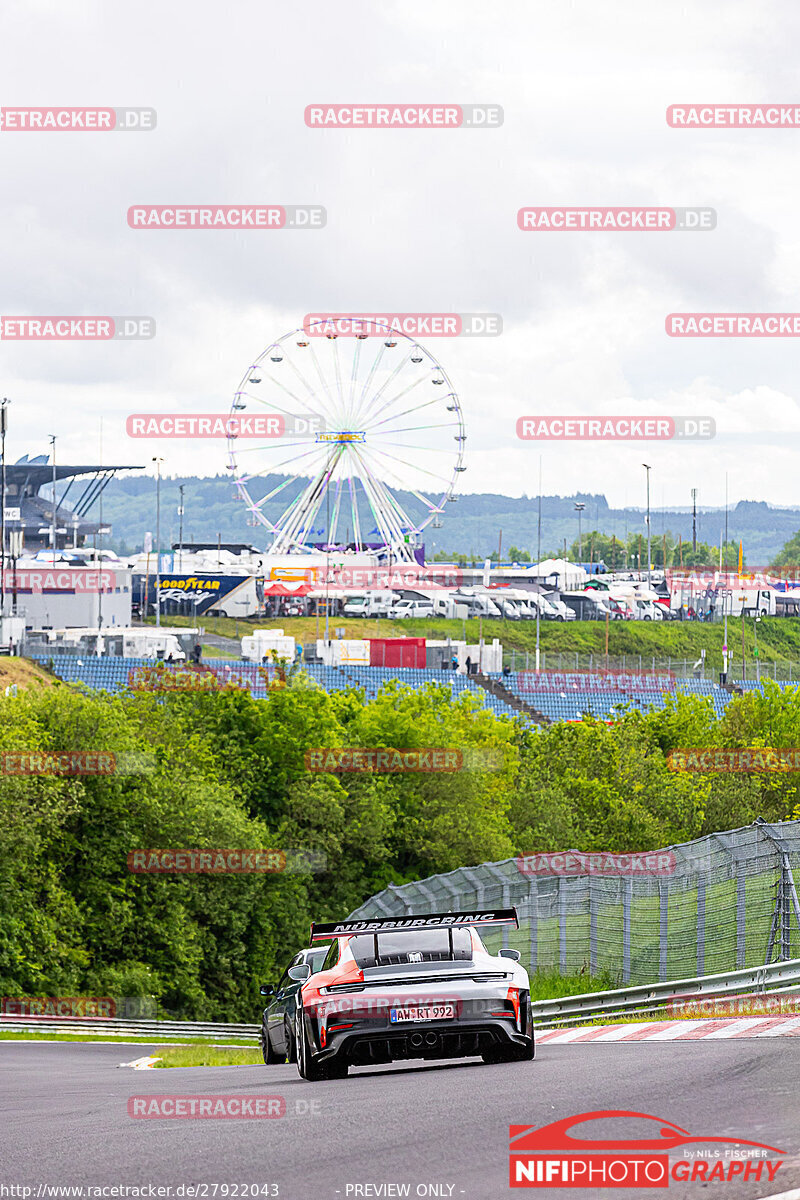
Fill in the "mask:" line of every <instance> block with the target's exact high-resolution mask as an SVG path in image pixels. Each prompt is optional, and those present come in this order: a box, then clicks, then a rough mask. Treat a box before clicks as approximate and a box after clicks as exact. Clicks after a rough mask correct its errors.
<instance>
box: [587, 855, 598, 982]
mask: <svg viewBox="0 0 800 1200" xmlns="http://www.w3.org/2000/svg"><path fill="white" fill-rule="evenodd" d="M587 885H588V888H589V973H590V974H591V975H596V974H597V899H596V897H595V894H594V878H593V877H592V876H591V875H590V876H589V878H588V883H587Z"/></svg>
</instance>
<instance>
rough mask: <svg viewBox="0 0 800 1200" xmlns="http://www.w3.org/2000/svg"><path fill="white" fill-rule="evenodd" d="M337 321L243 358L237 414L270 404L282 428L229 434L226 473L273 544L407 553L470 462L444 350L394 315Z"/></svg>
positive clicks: (293, 550) (299, 549)
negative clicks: (399, 325) (246, 362)
mask: <svg viewBox="0 0 800 1200" xmlns="http://www.w3.org/2000/svg"><path fill="white" fill-rule="evenodd" d="M332 326H333V328H336V326H335V324H334V323H333V322H329V321H318V322H316V321H312V322H309V323H307V324H306V325H304V326H303V327H301V328H300V329H297V330H295V331H294V332H293V333H288V334H286V335H285V336H284V337H282V338H280V339H279V340H278V341H276V342H273V343H272V345H270V346H268V347H267V349H266V350H265V351H264V352H263V353H262V354H261V355H259V357H258V358H257V359H255V361H254V362H253V363H252V364H251V365H250V366H249V367H248V368H247V371H246V372H245V374H244V377H243V379H242V381H241V383H240V384H239V387H238V389H237V391H236V393H235V395H234V398H233V402H232V406H231V417H240V416H242V415H244V414H247V415H253V416H256V415H258V414H275V415H276V417H277V418H280V419H281V424H282V433H281V436H273V437H268V438H256V439H252V438H246V437H242V436H239V435H237V434H233V433H232V434H231V435H230V436H229V438H228V471H229V472H230V474H231V478H232V480H233V482H234V484H235V486H236V489H237V492H238V495H239V496H240V497H241V499H242V500H243V501H244V503H245V505H246V506H247V509H248V513H249V517H248V520H249V522H250V523H251V524H253V525H259V524H260V525H263V526H264V527H265V528H266V529H267V531H268V535H269V538H270V545H269V546H268V550H269V552H270V553H272V554H303V553H310V552H312V551H313V550H314V549H316V548H319V547H320V546H322V545H326V546H328V547H332V546H341V547H346V546H349V547H351V548H352V549H355V550H364V549H369V550H373V551H375V552H377V553H378V554H379V555H380V554H381V552H383V553H388V554H390V555H391V556H392V557H394V558H398V559H401V560H403V559H405V560H409V561H411V560H412V559H413V557H414V549H415V547H417V546H418V545H419V544H420V538H421V535H422V532H423V530H424V529H425V528H426V527H427V526H428V525H431V526H432V527H433V528H439V527H440V526H441V523H442V522H441V517H442V515H443V514H444V512H445V510H446V508H447V505H448V503H450V502H453V501H454V500H455V499H456V493H455V485H456V481H457V480H458V477H459V475H460V474H461V473H462V472H463V471H465V470H466V467H465V466H464V462H463V459H464V443H465V442H466V434H465V432H464V419H463V414H462V411H461V404H460V402H459V399H458V396H457V394H456V391H455V389H454V387H453V385H452V383H451V382H450V379H449V378H448V376H447V373H446V372H445V371H444V369H443V368H442V366H441V364H440V363H439V362H438V360H437V359H436V358H435V357H434V356H433V355H432V354H431V353H430V352H429V351H428V350H426V349H425V348H424V347H423V346H421V345H419V344H418V343H417V342H416V341H414V340H413V338H411V337H408V336H407V335H406V334H403V333H400V332H398V331H396V330H395V329H393V328H392V327H391V325H390V324H388V323H386V322H383V321H379V320H376V319H368V318H360V319H359V320H358V322H354V323H353V327H354V328H355V329H357V330H359V332H356V333H347V334H342V333H337V332H331V328H332ZM275 424H277V422H276V423H275Z"/></svg>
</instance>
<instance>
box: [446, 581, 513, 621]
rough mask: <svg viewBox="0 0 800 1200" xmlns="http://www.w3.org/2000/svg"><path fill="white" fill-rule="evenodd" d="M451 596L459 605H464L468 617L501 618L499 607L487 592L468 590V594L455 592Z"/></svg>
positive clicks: (475, 589)
mask: <svg viewBox="0 0 800 1200" xmlns="http://www.w3.org/2000/svg"><path fill="white" fill-rule="evenodd" d="M453 595H454V599H456V600H457V602H458V603H459V604H466V606H467V608H468V609H469V615H470V617H502V613H501V611H500V608H499V606H498V605H497V604H496V603H495V601H494V599H493V597H492V596H490V595H489V593H488V592H484V591H481V590H480V589H479V588H470V590H469V591H468V592H467V591H461V592H455V593H454V594H453Z"/></svg>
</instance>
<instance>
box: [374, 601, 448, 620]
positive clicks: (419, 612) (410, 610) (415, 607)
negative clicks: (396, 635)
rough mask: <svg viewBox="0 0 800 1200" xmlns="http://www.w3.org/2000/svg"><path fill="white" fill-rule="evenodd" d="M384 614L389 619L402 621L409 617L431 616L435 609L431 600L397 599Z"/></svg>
mask: <svg viewBox="0 0 800 1200" xmlns="http://www.w3.org/2000/svg"><path fill="white" fill-rule="evenodd" d="M386 615H387V616H388V618H389V620H390V621H403V620H406V619H408V618H409V617H416V618H420V617H433V616H435V615H436V610H435V608H434V606H433V601H432V600H398V601H397V603H396V604H393V605H392V607H391V608H390V609H389V611H388V613H387V614H386Z"/></svg>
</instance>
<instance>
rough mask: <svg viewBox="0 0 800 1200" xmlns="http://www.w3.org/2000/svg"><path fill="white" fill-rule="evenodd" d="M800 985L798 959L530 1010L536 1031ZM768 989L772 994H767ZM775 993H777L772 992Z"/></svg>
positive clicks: (538, 1003)
mask: <svg viewBox="0 0 800 1200" xmlns="http://www.w3.org/2000/svg"><path fill="white" fill-rule="evenodd" d="M793 984H794V985H797V984H800V958H793V959H788V960H783V961H781V962H774V963H770V964H769V965H768V966H765V967H754V968H749V969H745V970H741V971H728V972H726V973H724V974H721V975H698V976H695V978H693V979H672V980H668V981H667V982H665V983H647V984H640V985H639V986H638V987H628V988H618V989H617V990H615V991H609V992H585V993H583V994H582V995H578V996H564V997H562V998H560V999H556V1000H537V1001H535V1002H534V1004H533V1005H532V1006H531V1007H532V1008H533V1017H534V1020H535V1022H536V1025H537V1027H543V1026H558V1025H566V1024H569V1023H570V1022H572V1023H574V1022H575V1021H576V1020H581V1019H583V1020H586V1019H587V1018H588V1019H592V1018H594V1017H609V1016H610V1017H613V1016H634V1015H636V1014H637V1013H645V1012H648V1013H649V1012H652V1011H653V1010H654V1009H658V1008H659V1007H661V1006H662V1005H664V1004H668V1003H669V1002H670V1001H673V1000H685V1001H691V1000H697V999H701V998H706V999H708V998H711V997H720V996H736V995H740V996H741V995H752V994H754V993H755V994H757V995H765V994H767V995H770V996H774V995H778V996H779V995H780V994H781V988H783V989H784V990H786V989H788V988H789V986H790V985H793ZM767 988H772V989H773V990H772V991H770V992H767V990H766V989H767ZM775 989H777V990H775Z"/></svg>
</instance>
